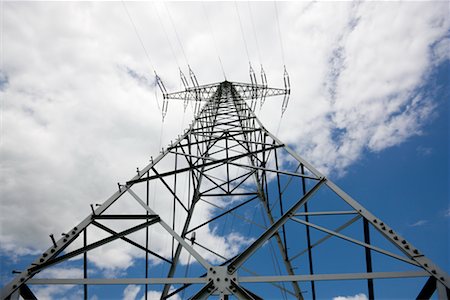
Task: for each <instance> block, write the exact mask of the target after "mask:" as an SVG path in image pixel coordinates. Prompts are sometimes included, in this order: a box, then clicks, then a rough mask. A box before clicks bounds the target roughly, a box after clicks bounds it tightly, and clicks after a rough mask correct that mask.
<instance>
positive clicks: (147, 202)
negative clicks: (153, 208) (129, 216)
mask: <svg viewBox="0 0 450 300" xmlns="http://www.w3.org/2000/svg"><path fill="white" fill-rule="evenodd" d="M148 177H150V173H149V172H148V171H147V178H148ZM149 199H150V180H147V184H146V193H145V200H146V201H145V204H147V206H149ZM145 214H146V215H147V216H148V214H149V213H148V210H146V211H145ZM148 227H149V226H145V278H146V279H147V278H148ZM147 294H148V284H145V294H144V299H145V300H147V297H148V296H147Z"/></svg>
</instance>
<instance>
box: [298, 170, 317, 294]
mask: <svg viewBox="0 0 450 300" xmlns="http://www.w3.org/2000/svg"><path fill="white" fill-rule="evenodd" d="M300 171H301V173H302V174H305V167H304V166H303V164H300ZM302 192H303V196H304V195H305V194H306V180H305V177H302ZM303 207H304V208H305V221H306V222H309V216H308V202H305V205H303ZM306 243H307V246H308V262H309V274H311V275H313V274H314V268H313V261H312V249H311V233H310V231H309V226H306ZM311 295H312V299H313V300H316V285H315V283H314V281H313V280H311Z"/></svg>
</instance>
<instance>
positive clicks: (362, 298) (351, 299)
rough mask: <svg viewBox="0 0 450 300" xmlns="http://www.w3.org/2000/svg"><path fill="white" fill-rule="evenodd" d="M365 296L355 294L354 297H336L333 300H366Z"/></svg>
mask: <svg viewBox="0 0 450 300" xmlns="http://www.w3.org/2000/svg"><path fill="white" fill-rule="evenodd" d="M367 299H368V298H367V296H366V295H365V294H363V293H361V294H356V295H354V296H337V297H333V300H367Z"/></svg>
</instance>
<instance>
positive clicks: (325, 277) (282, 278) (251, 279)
mask: <svg viewBox="0 0 450 300" xmlns="http://www.w3.org/2000/svg"><path fill="white" fill-rule="evenodd" d="M428 275H429V274H428V273H427V272H426V271H405V272H373V273H340V274H313V275H279V276H240V277H239V282H242V283H263V282H291V281H331V280H332V281H339V280H365V279H389V278H416V277H427V276H428Z"/></svg>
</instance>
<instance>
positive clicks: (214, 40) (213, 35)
mask: <svg viewBox="0 0 450 300" xmlns="http://www.w3.org/2000/svg"><path fill="white" fill-rule="evenodd" d="M202 7H203V13H204V14H205V18H206V22H207V23H208V28H209V33H210V35H211V38H212V40H213V43H214V47H215V48H216V53H217V58H218V60H219V64H220V68H221V69H222V74H223V77H224V79H225V80H227V76H226V75H225V70H224V68H223V64H222V59H221V58H220V54H219V48H218V47H217V42H216V36H215V34H214V29H213V27H212V25H211V22H210V21H209V17H208V14H207V13H206V8H205V3H204V2H203V1H202Z"/></svg>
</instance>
